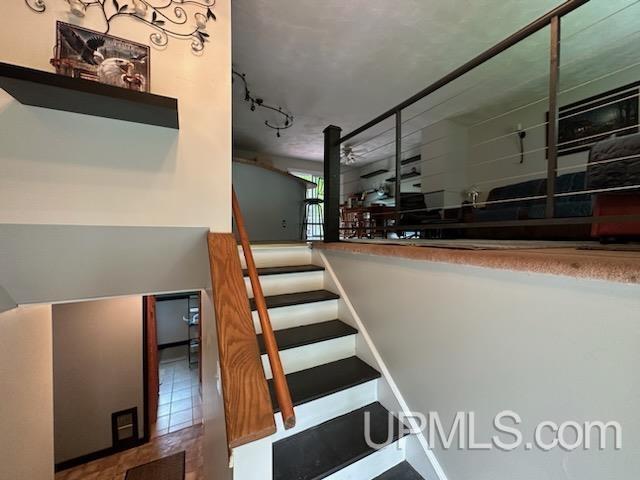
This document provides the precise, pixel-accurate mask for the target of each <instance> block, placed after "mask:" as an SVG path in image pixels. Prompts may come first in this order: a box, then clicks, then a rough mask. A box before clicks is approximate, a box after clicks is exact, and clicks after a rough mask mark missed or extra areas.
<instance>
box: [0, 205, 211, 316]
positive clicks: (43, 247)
mask: <svg viewBox="0 0 640 480" xmlns="http://www.w3.org/2000/svg"><path fill="white" fill-rule="evenodd" d="M211 208H215V206H212V207H211ZM208 232H209V229H208V228H178V227H175V228H172V227H166V228H165V227H97V226H71V225H10V224H5V225H0V285H2V286H3V287H4V288H5V289H6V291H7V293H8V294H9V295H10V296H11V297H12V298H13V299H14V300H15V301H16V303H17V304H19V305H21V304H25V303H47V302H62V301H69V300H80V299H92V298H100V297H110V296H117V295H131V294H138V293H139V294H145V293H162V292H176V291H183V290H188V291H191V290H199V289H201V288H206V287H207V286H208V285H209V284H210V281H211V280H210V278H209V262H208V259H209V254H208V251H207V241H206V240H207V233H208Z"/></svg>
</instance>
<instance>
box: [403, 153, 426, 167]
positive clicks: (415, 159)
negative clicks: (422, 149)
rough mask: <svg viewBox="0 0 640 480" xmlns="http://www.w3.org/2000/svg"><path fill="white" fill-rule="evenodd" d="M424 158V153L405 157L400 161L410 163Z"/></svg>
mask: <svg viewBox="0 0 640 480" xmlns="http://www.w3.org/2000/svg"><path fill="white" fill-rule="evenodd" d="M420 160H422V155H416V156H415V157H411V158H405V159H404V160H402V161H401V162H400V164H401V165H409V164H411V163H416V162H419V161H420Z"/></svg>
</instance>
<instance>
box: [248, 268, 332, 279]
mask: <svg viewBox="0 0 640 480" xmlns="http://www.w3.org/2000/svg"><path fill="white" fill-rule="evenodd" d="M322 271H324V267H321V266H320V265H293V266H290V267H263V268H259V269H258V275H281V274H283V273H306V272H322ZM242 273H243V274H244V276H245V277H248V276H249V271H248V270H246V269H245V270H243V271H242Z"/></svg>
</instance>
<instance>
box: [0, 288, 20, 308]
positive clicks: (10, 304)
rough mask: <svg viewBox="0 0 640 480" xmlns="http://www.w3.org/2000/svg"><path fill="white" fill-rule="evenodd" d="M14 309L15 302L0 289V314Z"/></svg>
mask: <svg viewBox="0 0 640 480" xmlns="http://www.w3.org/2000/svg"><path fill="white" fill-rule="evenodd" d="M15 307H16V302H15V301H14V300H13V298H11V297H10V296H9V294H8V293H7V291H6V290H5V289H4V288H2V287H0V313H2V312H5V311H7V310H11V309H13V308H15Z"/></svg>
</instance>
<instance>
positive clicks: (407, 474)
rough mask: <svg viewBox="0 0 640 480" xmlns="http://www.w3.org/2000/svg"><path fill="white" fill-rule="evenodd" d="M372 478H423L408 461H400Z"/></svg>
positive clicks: (375, 479)
mask: <svg viewBox="0 0 640 480" xmlns="http://www.w3.org/2000/svg"><path fill="white" fill-rule="evenodd" d="M373 480H424V478H422V477H421V476H420V474H419V473H418V472H416V471H415V470H414V469H413V467H412V466H411V465H409V463H408V462H402V463H399V464H398V465H396V466H395V467H393V468H392V469H390V470H387V471H386V472H384V473H383V474H382V475H380V476H378V477H376V478H374V479H373Z"/></svg>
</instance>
